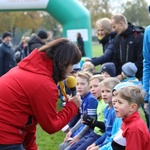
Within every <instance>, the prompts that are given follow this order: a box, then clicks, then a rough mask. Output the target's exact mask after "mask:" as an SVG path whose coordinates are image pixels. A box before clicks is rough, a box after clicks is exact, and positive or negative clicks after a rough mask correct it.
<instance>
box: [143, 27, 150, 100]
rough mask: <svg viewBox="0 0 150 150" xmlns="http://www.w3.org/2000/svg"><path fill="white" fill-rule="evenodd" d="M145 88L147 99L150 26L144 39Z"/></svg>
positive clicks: (149, 67) (149, 68) (147, 97)
mask: <svg viewBox="0 0 150 150" xmlns="http://www.w3.org/2000/svg"><path fill="white" fill-rule="evenodd" d="M143 56H144V59H143V90H144V91H145V92H146V94H147V95H146V97H145V101H146V100H149V95H150V93H149V87H150V85H149V84H150V26H148V27H147V28H146V30H145V34H144V41H143Z"/></svg>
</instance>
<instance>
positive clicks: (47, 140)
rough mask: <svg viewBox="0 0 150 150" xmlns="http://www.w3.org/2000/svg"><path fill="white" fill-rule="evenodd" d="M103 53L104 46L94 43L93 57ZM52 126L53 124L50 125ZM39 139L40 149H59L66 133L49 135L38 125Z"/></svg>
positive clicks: (59, 105) (97, 68) (59, 103)
mask: <svg viewBox="0 0 150 150" xmlns="http://www.w3.org/2000/svg"><path fill="white" fill-rule="evenodd" d="M101 54H102V48H101V46H100V45H99V44H95V45H93V57H97V56H100V55H101ZM96 70H97V71H99V70H100V66H97V67H96ZM57 106H58V108H57V109H58V110H60V109H61V108H62V107H61V102H60V101H58V105H57ZM49 127H51V125H49ZM36 136H37V140H36V143H37V145H38V150H57V149H58V146H59V144H60V143H62V142H63V139H64V137H65V134H64V133H63V132H62V131H59V132H57V133H55V134H52V135H49V134H47V133H46V132H45V131H43V130H42V129H41V127H40V126H39V125H37V134H36Z"/></svg>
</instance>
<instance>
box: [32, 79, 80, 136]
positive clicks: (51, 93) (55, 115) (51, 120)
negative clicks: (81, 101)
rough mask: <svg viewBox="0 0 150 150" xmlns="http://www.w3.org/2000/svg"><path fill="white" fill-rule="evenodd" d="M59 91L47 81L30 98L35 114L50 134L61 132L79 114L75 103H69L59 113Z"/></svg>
mask: <svg viewBox="0 0 150 150" xmlns="http://www.w3.org/2000/svg"><path fill="white" fill-rule="evenodd" d="M57 101H58V89H57V86H56V85H54V84H53V85H52V84H50V82H48V81H45V82H44V83H43V84H42V85H41V86H40V87H39V88H38V89H37V90H36V91H35V93H33V96H32V97H31V98H30V104H31V107H32V110H33V113H34V115H35V117H36V119H37V121H38V123H39V124H40V126H41V127H42V129H43V130H45V131H46V132H48V133H49V134H51V133H55V132H57V131H59V130H61V129H62V128H63V127H64V126H65V125H66V124H67V123H68V122H69V121H70V120H71V119H72V118H73V117H74V116H75V115H76V114H77V112H78V108H77V106H76V105H75V103H74V102H68V103H67V104H66V105H65V107H64V108H63V109H62V110H61V111H59V112H57V109H56V105H57Z"/></svg>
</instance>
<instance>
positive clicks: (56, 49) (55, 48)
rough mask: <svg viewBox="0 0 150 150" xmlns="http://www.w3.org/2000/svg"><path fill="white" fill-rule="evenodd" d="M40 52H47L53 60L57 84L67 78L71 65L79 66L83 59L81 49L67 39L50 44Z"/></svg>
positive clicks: (54, 77)
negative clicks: (67, 70)
mask: <svg viewBox="0 0 150 150" xmlns="http://www.w3.org/2000/svg"><path fill="white" fill-rule="evenodd" d="M39 51H45V52H46V54H47V56H48V57H49V58H51V59H52V60H53V79H54V81H55V82H56V83H57V82H59V81H61V80H63V79H64V78H65V75H66V69H67V67H68V66H69V65H74V64H77V63H78V62H79V61H80V59H81V52H80V50H79V48H78V47H77V46H76V44H74V43H73V42H71V41H69V40H68V39H66V38H59V39H56V40H54V41H52V42H49V43H48V44H46V45H44V46H43V47H41V48H40V49H39Z"/></svg>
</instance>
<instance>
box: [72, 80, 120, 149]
mask: <svg viewBox="0 0 150 150" xmlns="http://www.w3.org/2000/svg"><path fill="white" fill-rule="evenodd" d="M118 83H119V80H118V79H116V78H112V77H110V78H107V79H104V80H103V81H102V82H101V83H100V88H101V96H102V99H103V100H104V102H105V103H106V104H108V105H107V106H106V107H105V108H104V120H100V121H99V120H93V121H92V123H91V125H93V123H94V125H96V126H98V127H99V124H101V125H100V126H103V125H102V124H103V122H104V126H105V127H104V130H103V128H101V127H100V129H99V130H100V133H98V132H97V133H96V132H93V131H91V132H90V134H88V135H87V136H84V137H83V138H82V139H81V140H80V141H79V142H77V143H76V144H75V145H73V146H72V147H71V148H70V149H69V150H74V149H76V150H82V149H86V148H87V147H88V146H89V145H90V144H92V143H93V142H94V141H95V140H97V139H98V140H99V141H100V142H103V141H104V140H105V138H107V136H110V135H111V129H112V125H113V122H114V119H115V112H114V109H113V106H112V89H113V88H114V86H115V85H117V84H118ZM83 119H84V118H83ZM88 119H90V118H88ZM88 119H86V118H85V119H84V120H85V121H88ZM94 129H95V128H94ZM94 131H98V130H97V129H96V130H94ZM104 131H105V133H104Z"/></svg>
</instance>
